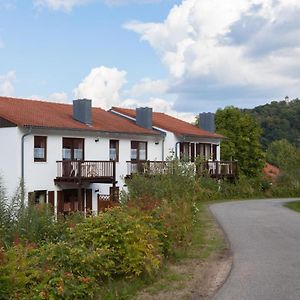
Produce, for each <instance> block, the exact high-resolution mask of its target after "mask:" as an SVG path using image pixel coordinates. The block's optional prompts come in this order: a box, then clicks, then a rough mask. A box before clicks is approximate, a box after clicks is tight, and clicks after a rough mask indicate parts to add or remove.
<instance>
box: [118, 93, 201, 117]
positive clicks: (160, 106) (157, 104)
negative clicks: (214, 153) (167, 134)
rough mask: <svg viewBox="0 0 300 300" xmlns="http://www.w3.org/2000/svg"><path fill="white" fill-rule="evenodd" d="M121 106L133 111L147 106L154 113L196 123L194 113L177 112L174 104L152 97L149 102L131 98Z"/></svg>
mask: <svg viewBox="0 0 300 300" xmlns="http://www.w3.org/2000/svg"><path fill="white" fill-rule="evenodd" d="M119 106H120V107H125V108H132V109H135V108H136V107H145V106H146V107H152V109H153V111H154V112H162V113H165V114H168V115H171V116H173V117H175V118H179V119H181V120H184V121H186V122H189V123H191V122H193V121H195V114H194V113H185V112H177V111H175V109H174V102H172V101H168V100H165V99H162V98H153V97H152V98H150V99H149V100H147V101H140V100H137V99H132V98H129V99H126V100H125V101H123V102H122V103H120V105H119Z"/></svg>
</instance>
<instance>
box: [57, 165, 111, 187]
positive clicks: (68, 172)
mask: <svg viewBox="0 0 300 300" xmlns="http://www.w3.org/2000/svg"><path fill="white" fill-rule="evenodd" d="M56 163H57V177H56V179H55V180H56V181H57V182H58V181H74V182H82V181H89V182H104V183H105V182H114V181H115V180H116V163H115V162H114V161H92V160H63V161H57V162H56Z"/></svg>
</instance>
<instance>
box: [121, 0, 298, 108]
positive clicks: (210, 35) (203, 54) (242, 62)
mask: <svg viewBox="0 0 300 300" xmlns="http://www.w3.org/2000/svg"><path fill="white" fill-rule="evenodd" d="M299 13H300V1H296V0H276V1H273V0H239V1H236V0H223V1H219V0H210V1H207V0H183V1H182V3H181V4H180V5H175V6H174V7H173V8H172V9H171V11H170V12H169V14H168V16H167V18H166V19H165V20H164V22H162V23H142V22H138V21H132V22H129V23H127V24H125V25H124V27H125V28H127V29H129V30H133V31H134V32H136V33H138V34H140V36H141V39H142V40H144V41H147V42H148V43H149V44H150V45H151V47H153V48H154V49H155V51H156V52H157V54H158V55H159V56H160V58H161V60H162V62H163V63H164V64H165V65H166V67H167V68H168V70H169V73H170V76H171V78H172V79H171V80H172V82H173V85H172V87H171V88H170V89H169V90H170V91H172V92H176V93H177V94H178V95H179V98H178V101H177V102H176V104H175V107H177V108H180V109H182V106H184V105H185V107H187V106H186V103H184V100H186V99H188V100H189V103H191V106H190V109H191V110H192V109H195V107H197V105H199V100H201V101H207V100H209V99H210V100H216V101H219V102H222V100H227V101H228V100H229V99H233V100H237V98H239V99H241V100H242V99H244V100H247V101H252V100H253V99H259V100H262V99H264V100H266V99H268V98H272V97H281V96H282V95H285V94H288V95H290V96H298V95H299V92H300V85H299V83H300V82H299V75H300V72H299V64H300V26H299V25H300V21H299V18H298V16H299ZM240 105H245V103H240Z"/></svg>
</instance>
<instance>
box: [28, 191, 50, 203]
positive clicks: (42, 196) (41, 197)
mask: <svg viewBox="0 0 300 300" xmlns="http://www.w3.org/2000/svg"><path fill="white" fill-rule="evenodd" d="M46 198H47V191H45V190H41V191H34V192H33V193H28V201H29V202H30V204H44V203H46V202H47V201H46Z"/></svg>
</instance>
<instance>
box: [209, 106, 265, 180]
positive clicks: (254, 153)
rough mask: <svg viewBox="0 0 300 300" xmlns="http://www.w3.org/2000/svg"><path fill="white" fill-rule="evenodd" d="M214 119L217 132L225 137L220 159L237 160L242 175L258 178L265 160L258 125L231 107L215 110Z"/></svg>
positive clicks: (251, 118)
mask: <svg viewBox="0 0 300 300" xmlns="http://www.w3.org/2000/svg"><path fill="white" fill-rule="evenodd" d="M215 119H216V129H217V132H218V133H220V134H223V135H224V136H225V137H226V138H225V139H224V140H223V141H222V143H221V159H222V160H238V161H239V166H240V170H241V172H242V173H244V174H245V175H247V176H249V177H257V176H259V175H260V174H261V170H262V168H263V167H264V164H265V158H264V153H263V151H262V148H261V144H260V137H261V132H262V130H261V128H260V127H259V125H258V123H257V122H256V121H255V120H254V119H253V117H251V116H250V115H249V114H247V113H243V112H241V111H240V110H239V109H238V108H235V107H232V106H230V107H226V108H224V109H219V110H217V112H216V116H215Z"/></svg>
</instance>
